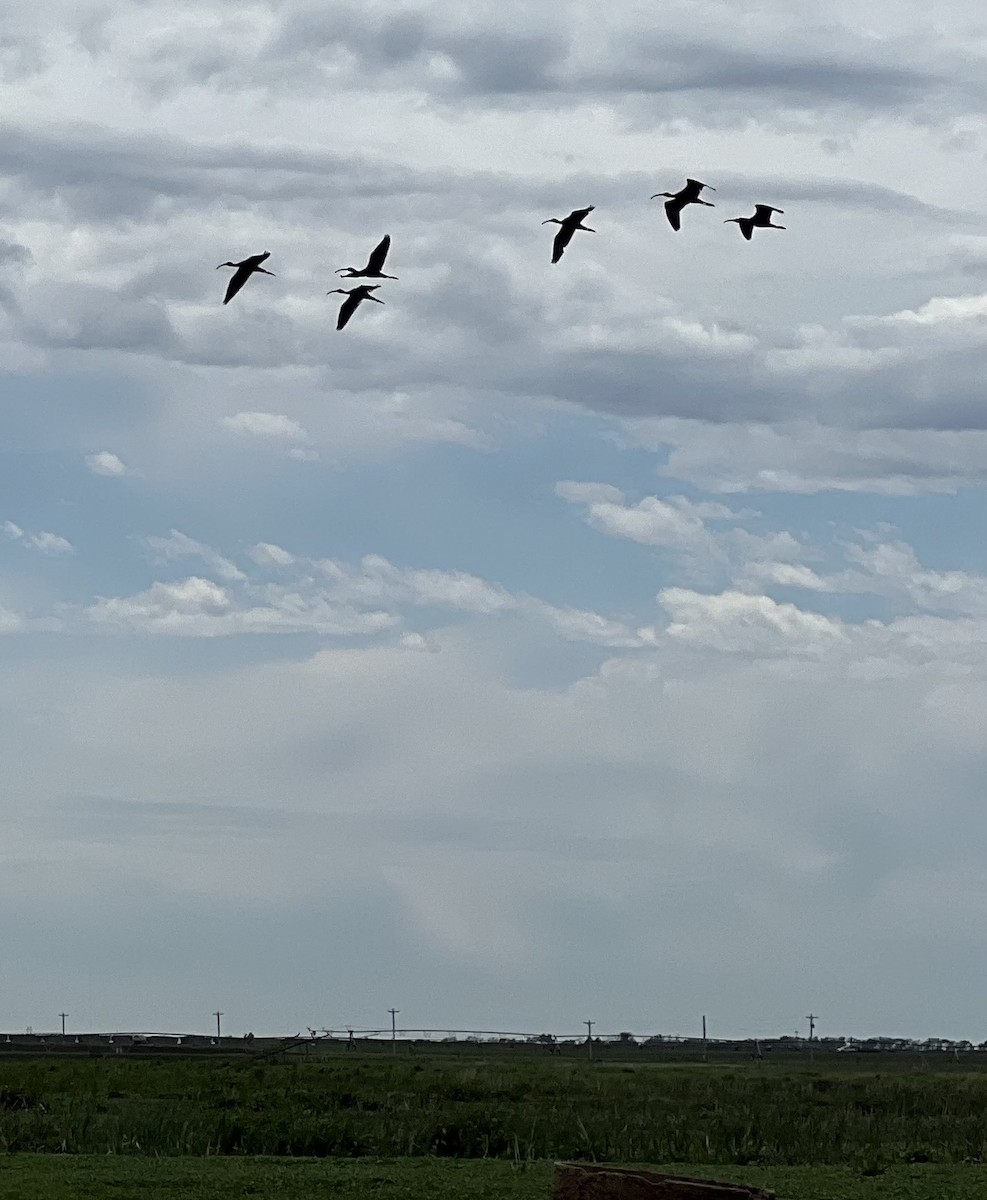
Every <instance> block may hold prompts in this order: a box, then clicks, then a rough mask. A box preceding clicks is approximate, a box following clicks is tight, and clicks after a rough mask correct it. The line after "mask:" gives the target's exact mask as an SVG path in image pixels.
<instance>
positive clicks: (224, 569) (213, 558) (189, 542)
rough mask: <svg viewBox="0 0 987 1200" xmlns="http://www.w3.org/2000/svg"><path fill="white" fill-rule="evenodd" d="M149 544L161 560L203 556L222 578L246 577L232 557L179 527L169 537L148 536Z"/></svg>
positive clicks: (167, 560) (238, 578) (234, 579)
mask: <svg viewBox="0 0 987 1200" xmlns="http://www.w3.org/2000/svg"><path fill="white" fill-rule="evenodd" d="M146 541H147V545H148V546H149V548H150V549H151V550H153V551H154V554H155V557H156V559H157V561H159V562H169V561H170V560H171V559H173V558H186V557H192V558H201V559H202V561H203V562H204V563H206V564H207V565H208V566H210V567H212V569H213V570H214V571H215V572H216V574H217V575H219V577H220V578H221V579H226V580H229V581H237V580H243V579H246V576H245V575H244V573H243V572H242V571H241V570H240V568H239V567H238V566H237V565H236V563H235V562H233V561H232V560H231V559H229V558H226V557H225V556H224V555H222V554H220V553H219V552H218V551H217V550H214V549H213V548H212V546H206V545H205V544H204V543H202V542H197V541H196V540H195V539H194V538H190V537H189V536H188V535H187V534H185V533H182V532H181V531H180V530H178V529H172V530H171V532H170V533H169V534H168V536H167V537H153V536H152V537H148V538H147V539H146Z"/></svg>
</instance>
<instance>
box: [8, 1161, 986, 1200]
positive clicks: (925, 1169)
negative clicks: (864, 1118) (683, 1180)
mask: <svg viewBox="0 0 987 1200" xmlns="http://www.w3.org/2000/svg"><path fill="white" fill-rule="evenodd" d="M654 1169H657V1170H662V1169H663V1168H662V1167H661V1166H660V1165H659V1166H658V1167H657V1168H654ZM667 1169H668V1170H674V1171H675V1173H677V1174H707V1173H708V1174H710V1175H712V1176H714V1177H716V1178H718V1179H723V1180H728V1181H733V1182H737V1183H753V1184H757V1185H758V1186H760V1187H767V1188H770V1189H772V1190H773V1191H775V1192H776V1193H777V1194H778V1197H779V1200H944V1198H947V1197H948V1200H982V1197H983V1196H984V1194H985V1191H987V1168H985V1167H973V1166H965V1167H955V1166H954V1167H942V1166H932V1165H928V1164H925V1165H922V1166H910V1167H907V1166H901V1167H895V1168H891V1169H889V1170H888V1171H886V1172H885V1173H884V1174H882V1175H879V1176H876V1177H868V1176H861V1175H860V1174H859V1173H857V1172H854V1171H851V1170H849V1169H848V1168H845V1167H732V1168H730V1167H724V1168H719V1169H717V1170H715V1171H712V1172H700V1171H697V1170H695V1169H692V1170H691V1171H690V1170H689V1169H687V1168H686V1169H683V1167H682V1166H681V1164H676V1165H674V1167H672V1166H669V1167H667ZM551 1177H552V1165H551V1163H547V1162H543V1163H534V1164H528V1165H526V1166H523V1167H520V1168H519V1167H517V1166H513V1165H512V1164H510V1163H506V1162H497V1161H490V1160H487V1161H478V1160H472V1161H463V1160H461V1161H451V1160H447V1159H444V1160H440V1159H430V1158H419V1159H400V1160H379V1161H374V1160H368V1159H357V1160H348V1161H341V1160H339V1159H314V1158H290V1159H285V1158H280V1159H278V1158H134V1157H129V1158H128V1157H120V1158H117V1157H109V1158H108V1157H106V1156H102V1157H99V1156H90V1155H82V1156H78V1157H70V1156H64V1155H40V1154H24V1155H20V1154H18V1155H9V1156H7V1157H0V1195H2V1196H3V1198H4V1200H107V1198H108V1197H112V1198H113V1200H176V1198H177V1197H181V1200H244V1198H245V1197H250V1198H251V1200H288V1198H289V1197H290V1200H421V1198H422V1197H427V1198H428V1200H548V1196H549V1188H550V1181H551Z"/></svg>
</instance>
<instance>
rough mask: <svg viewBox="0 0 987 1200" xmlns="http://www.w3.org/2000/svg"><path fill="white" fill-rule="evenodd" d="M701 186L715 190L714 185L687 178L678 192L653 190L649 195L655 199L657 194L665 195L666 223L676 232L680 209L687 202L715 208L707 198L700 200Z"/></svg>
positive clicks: (680, 223) (680, 225)
mask: <svg viewBox="0 0 987 1200" xmlns="http://www.w3.org/2000/svg"><path fill="white" fill-rule="evenodd" d="M703 188H709V190H710V191H711V192H715V191H716V188H715V187H709V184H708V183H700V182H699V180H698V179H687V180H686V181H685V187H684V188H682V189H681V191H678V192H655V194H654V195H653V196H652V197H651V199H652V200H657V199H658V197H659V196H667V197H668V199H667V200H666V201H665V216H666V217H668V223H669V225H671V227H672V228H673V229H674V230H675V231H676V232H678V230H679V229H680V228H681V227H682V220H681V217H682V209H683V208H685V206H686V205H687V204H704V205H705V206H706V207H707V208H715V207H716V205H715V204H711V203H710V202H709V201H708V200H700V199H699V193H700V192H701V191H702V190H703Z"/></svg>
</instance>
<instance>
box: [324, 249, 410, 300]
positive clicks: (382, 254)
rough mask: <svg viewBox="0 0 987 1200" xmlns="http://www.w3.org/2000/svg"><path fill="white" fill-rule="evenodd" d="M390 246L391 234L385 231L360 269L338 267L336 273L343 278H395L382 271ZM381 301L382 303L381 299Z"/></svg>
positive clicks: (395, 277)
mask: <svg viewBox="0 0 987 1200" xmlns="http://www.w3.org/2000/svg"><path fill="white" fill-rule="evenodd" d="M390 248H391V235H390V234H389V233H385V234H384V236H383V238H381V240H380V242H379V243H378V244H377V245H376V246H375V247H374V249H373V252H372V253H371V255H370V258H369V259H368V260H367V265H366V266H365V267H364V268H363V270H362V271H358V270H357V269H356V267H340V268H339V270H338V271H337V272H336V274H337V275H342V276H343V278H344V279H397V276H396V275H385V274H384V271H383V266H384V259H386V258H387V252H388V250H390ZM327 294H328V293H327ZM381 303H382V304H383V301H381Z"/></svg>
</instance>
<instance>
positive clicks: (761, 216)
mask: <svg viewBox="0 0 987 1200" xmlns="http://www.w3.org/2000/svg"><path fill="white" fill-rule="evenodd" d="M784 211H785V210H784V209H783V208H772V207H771V205H770V204H755V205H754V215H753V216H752V217H730V218H729V220H726V221H724V222H723V224H724V225H729V224H730V223H731V221H736V223H737V224H738V225H739V226H740V232H741V233H742V234H743V235H744V237H745V238H746V239H747V240H748V241H750V240H751V235H752V234H753V232H754V230H755V229H784V228H785V226H784V225H772V224H771V214H772V213H784Z"/></svg>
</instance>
